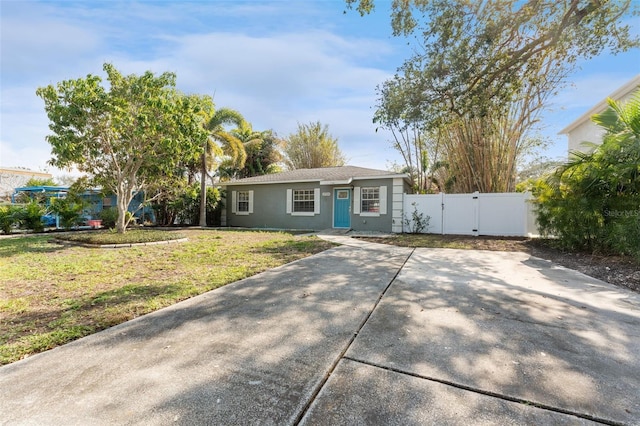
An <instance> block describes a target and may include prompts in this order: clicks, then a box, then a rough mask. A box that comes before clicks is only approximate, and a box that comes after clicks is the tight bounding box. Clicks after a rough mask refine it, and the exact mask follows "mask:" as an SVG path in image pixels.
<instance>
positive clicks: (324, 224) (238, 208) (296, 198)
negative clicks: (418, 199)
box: [222, 166, 410, 232]
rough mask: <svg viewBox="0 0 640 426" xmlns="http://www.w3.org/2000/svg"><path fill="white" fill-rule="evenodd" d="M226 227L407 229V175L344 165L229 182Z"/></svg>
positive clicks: (223, 220) (387, 230) (224, 224)
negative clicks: (404, 214)
mask: <svg viewBox="0 0 640 426" xmlns="http://www.w3.org/2000/svg"><path fill="white" fill-rule="evenodd" d="M222 186H223V188H225V189H226V191H227V196H226V205H225V207H224V208H223V210H222V225H223V226H233V227H247V228H274V229H311V230H322V229H329V228H336V229H352V230H356V231H381V232H402V194H403V193H407V192H409V190H410V184H409V177H408V176H407V175H406V174H398V173H392V172H389V171H385V170H375V169H366V168H362V167H354V166H343V167H327V168H320V169H298V170H291V171H287V172H282V173H276V174H270V175H263V176H256V177H251V178H246V179H239V180H235V181H229V182H224V183H223V184H222Z"/></svg>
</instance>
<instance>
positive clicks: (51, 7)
mask: <svg viewBox="0 0 640 426" xmlns="http://www.w3.org/2000/svg"><path fill="white" fill-rule="evenodd" d="M377 3H378V5H377V10H376V12H375V13H373V14H372V15H369V16H365V17H360V16H359V14H358V13H357V12H355V11H350V12H347V13H346V14H345V13H343V12H344V10H345V6H344V2H343V1H342V0H315V1H311V0H309V1H307V0H300V1H285V0H278V1H242V0H240V1H238V0H236V1H199V2H177V1H176V2H172V1H155V2H148V1H138V2H119V1H84V2H73V1H61V2H54V1H42V2H35V1H12V0H0V28H1V30H0V31H1V33H0V43H1V44H0V55H1V56H0V104H1V109H0V166H2V167H27V168H31V169H33V170H48V171H50V172H52V173H54V174H64V172H60V171H58V170H56V169H54V168H52V167H50V166H47V164H46V162H47V160H49V158H50V147H49V145H48V144H47V142H46V140H45V137H46V135H47V134H48V133H49V129H48V119H47V117H46V114H45V112H44V107H43V102H42V100H41V99H40V98H38V97H37V96H36V95H35V91H36V89H37V88H38V87H40V86H45V85H48V84H55V83H57V82H59V81H62V80H65V79H71V78H79V77H84V76H86V75H87V74H97V75H103V72H102V64H103V63H104V62H111V63H113V64H114V65H115V66H116V68H117V69H119V70H120V71H121V72H123V73H125V74H130V73H136V74H138V73H142V72H144V71H146V70H152V71H153V72H156V73H162V72H164V71H172V72H175V73H176V74H177V84H178V88H179V89H180V90H182V91H183V92H186V93H198V94H209V95H213V96H214V100H215V102H216V105H217V106H219V107H223V106H224V107H230V108H234V109H237V110H238V111H240V112H241V113H242V114H243V115H244V116H245V118H246V119H247V120H248V121H250V122H251V123H252V124H253V127H254V129H256V130H265V129H273V130H274V131H276V133H278V135H280V136H286V135H288V134H289V133H291V132H294V131H295V130H296V127H297V123H308V122H310V121H318V120H319V121H321V122H322V123H323V124H327V125H329V131H330V133H331V134H332V135H333V136H335V137H337V138H338V143H339V146H340V148H341V149H342V151H343V152H344V153H345V154H346V156H347V158H348V159H349V163H350V164H353V165H358V166H363V167H372V168H379V169H385V168H387V167H388V166H389V165H390V163H392V162H394V161H395V162H399V161H400V158H399V155H398V154H397V153H396V152H395V151H394V150H393V149H392V148H391V147H390V142H389V135H388V134H385V133H383V132H376V129H375V125H374V124H373V123H372V121H371V118H372V115H373V111H374V110H373V107H374V105H375V101H376V93H375V88H376V86H377V85H378V84H380V83H382V82H383V81H384V80H385V79H387V78H390V77H391V76H392V75H393V73H394V72H395V70H396V69H397V67H399V66H400V65H401V64H402V62H403V60H404V59H406V58H408V57H409V56H410V55H411V47H409V46H407V40H406V39H402V38H394V37H392V36H391V29H390V25H389V5H388V2H385V1H380V0H379V1H378V2H377ZM634 25H635V28H636V30H637V31H640V21H639V20H638V19H637V18H636V20H635V23H634ZM581 68H582V69H581V70H580V71H579V72H576V73H575V75H573V76H572V78H571V79H570V80H571V81H570V83H571V84H570V85H569V86H567V87H566V88H565V89H563V90H562V91H561V92H560V93H558V95H557V96H555V97H554V98H553V99H552V103H551V104H550V110H549V112H547V113H546V114H545V115H544V120H543V129H542V130H541V133H542V134H543V135H544V136H547V137H549V138H550V140H551V142H552V144H551V146H550V147H549V149H548V150H547V151H546V152H544V154H545V155H546V156H548V157H552V158H555V157H560V156H563V155H565V154H566V138H565V137H564V136H558V135H557V132H558V131H560V130H561V129H562V128H563V127H565V126H566V125H568V124H569V123H570V122H572V121H573V120H574V119H576V118H577V117H579V116H580V115H581V114H583V113H584V112H586V111H587V110H588V109H589V108H590V107H591V106H593V105H594V104H595V103H596V102H598V101H600V100H602V99H604V98H605V97H606V96H607V95H608V94H610V93H611V92H613V91H614V90H615V89H617V88H618V87H620V86H621V85H623V84H624V83H625V82H626V81H628V80H630V79H631V78H632V77H633V76H635V75H636V74H638V73H639V72H640V51H638V50H636V51H633V52H628V53H625V54H621V55H618V56H611V55H606V54H605V55H603V56H601V57H598V58H595V59H592V60H590V61H587V62H584V63H582V64H581Z"/></svg>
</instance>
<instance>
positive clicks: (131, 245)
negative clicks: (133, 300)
mask: <svg viewBox="0 0 640 426" xmlns="http://www.w3.org/2000/svg"><path fill="white" fill-rule="evenodd" d="M188 240H189V239H188V238H179V239H177V240H164V241H151V242H148V243H128V244H89V243H79V242H76V241H69V240H61V239H58V238H54V239H53V240H51V242H54V243H58V244H63V245H69V246H79V247H87V248H128V247H138V246H157V245H160V244H172V243H184V242H186V241H188Z"/></svg>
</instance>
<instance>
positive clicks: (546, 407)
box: [342, 356, 627, 426]
mask: <svg viewBox="0 0 640 426" xmlns="http://www.w3.org/2000/svg"><path fill="white" fill-rule="evenodd" d="M342 359H346V360H348V361H352V362H356V363H359V364H364V365H367V366H369V367H374V368H379V369H381V370H385V371H388V372H391V373H396V374H402V375H405V376H410V377H414V378H417V379H422V380H428V381H430V382H435V383H440V384H443V385H447V386H451V387H454V388H457V389H460V390H464V391H468V392H474V393H477V394H480V395H485V396H489V397H492V398H497V399H502V400H504V401H509V402H516V403H519V404H524V405H528V406H531V407H536V408H540V409H543V410H547V411H552V412H555V413H560V414H566V415H570V416H574V417H578V418H581V419H585V420H590V421H592V422H596V423H601V424H604V425H608V426H627V424H626V423H620V422H616V421H614V420H608V419H603V418H599V417H595V416H591V415H589V414H584V413H579V412H576V411H571V410H565V409H563V408H558V407H554V406H552V405H548V404H543V403H540V402H535V401H530V400H528V399H523V398H518V397H513V396H509V395H504V394H501V393H497V392H492V391H487V390H484V389H479V388H475V387H472V386H467V385H463V384H461V383H456V382H452V381H450V380H443V379H438V378H436V377H430V376H424V375H422V374H417V373H413V372H411V371H406V370H402V369H399V368H394V367H389V366H388V365H382V364H378V363H375V362H371V361H366V360H363V359H359V358H354V357H351V356H343V357H342Z"/></svg>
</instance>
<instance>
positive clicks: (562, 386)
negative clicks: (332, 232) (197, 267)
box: [0, 237, 640, 425]
mask: <svg viewBox="0 0 640 426" xmlns="http://www.w3.org/2000/svg"><path fill="white" fill-rule="evenodd" d="M335 240H336V241H338V242H341V243H345V245H343V246H340V247H337V248H334V249H331V250H328V251H326V252H323V253H320V254H318V255H315V256H312V257H310V258H306V259H303V260H300V261H297V262H293V263H291V264H288V265H285V266H282V267H279V268H275V269H272V270H270V271H267V272H265V273H262V274H260V275H257V276H254V277H251V278H248V279H245V280H243V281H239V282H237V283H234V284H231V285H228V286H225V287H223V288H220V289H217V290H214V291H212V292H209V293H207V294H204V295H202V296H199V297H194V298H192V299H189V300H187V301H185V302H182V303H179V304H177V305H174V306H172V307H169V308H167V309H163V310H161V311H158V312H155V313H153V314H150V315H146V316H144V317H141V318H138V319H136V320H134V321H130V322H128V323H125V324H122V325H120V326H117V327H113V328H111V329H109V330H105V331H104V332H101V333H97V334H95V335H92V336H89V337H87V338H84V339H81V340H79V341H76V342H73V343H71V344H68V345H65V346H62V347H60V348H57V349H54V350H52V351H49V352H46V353H43V354H39V355H36V356H33V357H30V358H28V359H26V360H23V361H20V362H16V363H14V364H11V365H8V366H4V367H2V368H0V413H1V415H0V422H1V423H2V424H10V425H13V424H38V425H40V424H82V425H85V424H105V425H106V424H149V425H160V424H183V425H187V424H188V425H193V424H225V425H226V424H274V425H282V424H298V423H300V424H309V425H316V424H318V425H320V424H322V425H324V424H332V425H333V424H361V425H370V424H385V425H392V424H397V425H418V424H421V425H422V424H460V425H468V424H496V425H498V424H499V425H504V424H514V425H521V424H532V425H534V424H535V425H539V424H614V425H617V424H629V425H635V424H640V392H639V391H638V390H639V389H640V294H637V293H633V292H631V291H626V290H624V289H620V288H617V287H613V286H611V285H608V284H606V283H603V282H601V281H598V280H595V279H593V278H590V277H587V276H585V275H582V274H579V273H577V272H575V271H571V270H568V269H565V268H562V267H558V266H556V265H554V264H552V263H550V262H546V261H542V260H539V259H536V258H531V257H530V256H528V255H526V254H523V253H501V252H480V251H462V250H447V249H416V250H411V249H404V248H396V247H391V246H384V245H377V244H369V243H363V242H360V241H357V240H354V239H349V238H346V237H335Z"/></svg>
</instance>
